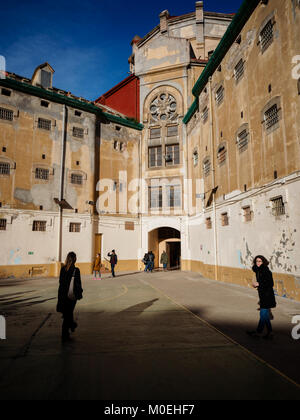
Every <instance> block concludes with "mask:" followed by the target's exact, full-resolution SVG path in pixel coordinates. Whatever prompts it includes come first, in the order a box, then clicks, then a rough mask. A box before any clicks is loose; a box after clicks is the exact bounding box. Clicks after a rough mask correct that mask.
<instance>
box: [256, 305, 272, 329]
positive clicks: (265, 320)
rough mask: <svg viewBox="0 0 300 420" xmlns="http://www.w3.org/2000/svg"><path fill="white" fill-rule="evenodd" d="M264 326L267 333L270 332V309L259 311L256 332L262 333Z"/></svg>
mask: <svg viewBox="0 0 300 420" xmlns="http://www.w3.org/2000/svg"><path fill="white" fill-rule="evenodd" d="M265 326H266V327H267V331H268V333H271V332H272V325H271V321H270V309H261V310H260V320H259V323H258V326H257V330H256V331H257V332H258V333H262V332H263V330H264V328H265Z"/></svg>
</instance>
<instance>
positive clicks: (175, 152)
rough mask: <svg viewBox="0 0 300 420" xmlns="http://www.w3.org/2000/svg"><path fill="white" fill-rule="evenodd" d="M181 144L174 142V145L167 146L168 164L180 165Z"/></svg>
mask: <svg viewBox="0 0 300 420" xmlns="http://www.w3.org/2000/svg"><path fill="white" fill-rule="evenodd" d="M179 163H180V158H179V144H173V145H172V146H166V165H167V166H172V165H179Z"/></svg>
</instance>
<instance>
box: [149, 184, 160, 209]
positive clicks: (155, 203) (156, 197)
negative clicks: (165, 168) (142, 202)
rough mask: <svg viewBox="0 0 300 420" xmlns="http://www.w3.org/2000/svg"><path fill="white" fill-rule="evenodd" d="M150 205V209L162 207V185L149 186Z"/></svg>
mask: <svg viewBox="0 0 300 420" xmlns="http://www.w3.org/2000/svg"><path fill="white" fill-rule="evenodd" d="M148 191H149V207H150V209H161V208H162V187H149V190H148Z"/></svg>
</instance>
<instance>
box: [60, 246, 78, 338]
mask: <svg viewBox="0 0 300 420" xmlns="http://www.w3.org/2000/svg"><path fill="white" fill-rule="evenodd" d="M75 263H76V254H75V253H74V252H69V254H68V255H67V258H66V262H65V265H64V266H63V267H62V268H61V270H60V276H59V289H58V302H57V312H61V313H62V315H63V324H62V336H61V338H62V341H68V340H69V339H70V333H69V330H71V331H72V332H74V331H75V329H76V328H77V324H76V322H75V321H74V318H73V312H74V309H75V306H76V302H77V300H80V299H82V292H83V290H82V286H81V277H80V270H79V268H77V267H75Z"/></svg>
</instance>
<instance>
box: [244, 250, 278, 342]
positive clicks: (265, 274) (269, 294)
mask: <svg viewBox="0 0 300 420" xmlns="http://www.w3.org/2000/svg"><path fill="white" fill-rule="evenodd" d="M268 265H269V262H268V260H267V259H266V258H265V257H263V256H262V255H258V256H257V257H255V258H254V260H253V267H252V270H253V271H254V273H255V274H256V282H255V283H254V284H253V287H254V288H256V289H257V291H258V295H259V304H260V320H259V323H258V326H257V329H256V331H250V332H248V334H250V335H252V336H255V337H259V336H260V334H262V332H263V330H264V328H265V326H266V328H267V334H266V335H265V336H264V338H272V337H273V335H272V325H271V320H270V309H271V308H275V307H276V301H275V294H274V290H273V287H274V281H273V276H272V273H271V271H270V270H269V267H268Z"/></svg>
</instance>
